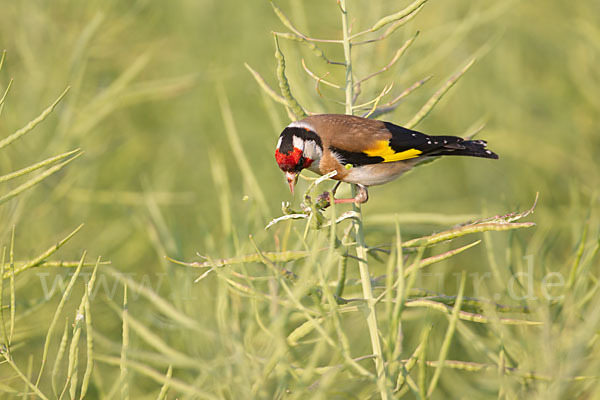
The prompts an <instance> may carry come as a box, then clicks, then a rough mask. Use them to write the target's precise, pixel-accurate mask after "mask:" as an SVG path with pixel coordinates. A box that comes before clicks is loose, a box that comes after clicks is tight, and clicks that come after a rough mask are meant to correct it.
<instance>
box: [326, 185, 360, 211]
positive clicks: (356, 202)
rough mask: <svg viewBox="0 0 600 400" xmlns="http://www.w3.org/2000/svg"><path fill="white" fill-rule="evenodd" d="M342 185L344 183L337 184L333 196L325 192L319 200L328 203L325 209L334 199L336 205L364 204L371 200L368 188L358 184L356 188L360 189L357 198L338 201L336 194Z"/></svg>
mask: <svg viewBox="0 0 600 400" xmlns="http://www.w3.org/2000/svg"><path fill="white" fill-rule="evenodd" d="M341 183H342V181H339V182H338V183H336V185H335V186H334V187H333V189H332V190H331V195H330V194H329V192H324V193H322V194H321V195H320V196H319V197H318V198H317V201H323V202H326V203H327V205H326V206H325V207H323V208H326V207H328V206H329V202H330V200H331V199H333V201H334V202H335V204H343V203H355V204H362V203H366V202H367V200H369V191H368V190H367V187H366V186H364V185H361V184H358V183H357V184H356V188H357V189H358V191H357V193H356V196H354V197H353V198H351V199H336V198H335V192H336V191H337V189H338V188H339V187H340V184H341Z"/></svg>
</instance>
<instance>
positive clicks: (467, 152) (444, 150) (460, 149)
mask: <svg viewBox="0 0 600 400" xmlns="http://www.w3.org/2000/svg"><path fill="white" fill-rule="evenodd" d="M435 138H436V139H438V141H444V142H448V144H445V145H444V146H443V147H440V148H438V149H436V150H435V151H434V152H433V154H431V155H436V156H471V157H482V158H493V159H498V154H496V153H494V152H493V151H491V150H488V149H486V148H485V146H486V145H487V142H486V141H485V140H464V139H462V138H459V137H456V136H436V137H435Z"/></svg>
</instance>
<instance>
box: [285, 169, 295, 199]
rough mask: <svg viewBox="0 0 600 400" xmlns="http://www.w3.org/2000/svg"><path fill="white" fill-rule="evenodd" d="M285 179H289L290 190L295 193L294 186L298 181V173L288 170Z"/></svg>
mask: <svg viewBox="0 0 600 400" xmlns="http://www.w3.org/2000/svg"><path fill="white" fill-rule="evenodd" d="M285 179H287V182H288V185H290V192H292V194H294V186H296V182H298V173H297V172H286V173H285Z"/></svg>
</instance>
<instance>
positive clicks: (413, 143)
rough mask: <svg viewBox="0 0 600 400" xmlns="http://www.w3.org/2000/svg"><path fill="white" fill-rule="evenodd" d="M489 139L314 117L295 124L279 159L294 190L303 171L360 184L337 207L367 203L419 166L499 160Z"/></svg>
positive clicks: (361, 120)
mask: <svg viewBox="0 0 600 400" xmlns="http://www.w3.org/2000/svg"><path fill="white" fill-rule="evenodd" d="M486 144H487V143H486V142H485V141H484V140H465V139H463V138H460V137H456V136H430V135H426V134H424V133H420V132H417V131H413V130H410V129H407V128H403V127H401V126H398V125H394V124H392V123H390V122H383V121H378V120H373V119H367V118H361V117H355V116H351V115H342V114H320V115H311V116H308V117H306V118H304V119H303V120H300V121H294V122H292V123H291V124H289V125H288V126H287V127H286V128H285V129H284V130H283V132H281V135H279V141H278V142H277V148H276V149H275V160H276V161H277V164H278V165H279V168H280V169H281V170H282V171H283V172H284V173H285V176H286V179H287V182H288V184H289V186H290V191H291V192H292V194H293V193H294V186H295V185H296V182H297V180H298V174H299V173H300V171H302V170H303V169H308V170H310V171H313V172H316V173H317V174H319V175H325V174H327V173H329V172H333V171H336V172H337V173H336V175H335V176H333V178H332V179H336V180H338V181H340V182H338V184H337V185H336V186H335V188H334V190H333V194H335V189H337V187H338V186H339V184H340V183H341V182H347V183H354V184H356V185H357V186H358V191H357V194H356V197H354V198H352V199H335V202H336V203H351V202H353V203H357V204H360V203H364V202H366V201H367V200H368V199H369V194H368V190H367V187H368V186H373V185H381V184H384V183H387V182H389V181H391V180H393V179H395V178H397V177H399V176H400V175H402V174H403V173H404V172H406V171H408V170H410V169H412V168H413V167H414V166H416V165H418V164H420V163H422V162H424V161H426V160H429V159H432V158H434V157H439V156H471V157H482V158H492V159H497V158H498V155H497V154H495V153H493V152H492V151H490V150H487V149H486Z"/></svg>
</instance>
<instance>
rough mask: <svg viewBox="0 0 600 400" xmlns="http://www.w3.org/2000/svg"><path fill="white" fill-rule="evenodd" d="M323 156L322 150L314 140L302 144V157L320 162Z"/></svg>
mask: <svg viewBox="0 0 600 400" xmlns="http://www.w3.org/2000/svg"><path fill="white" fill-rule="evenodd" d="M322 156H323V150H321V147H319V145H318V144H317V143H316V142H315V141H314V140H307V141H306V142H304V157H305V158H310V159H311V160H320V159H321V157H322Z"/></svg>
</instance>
